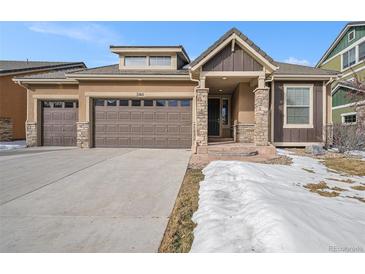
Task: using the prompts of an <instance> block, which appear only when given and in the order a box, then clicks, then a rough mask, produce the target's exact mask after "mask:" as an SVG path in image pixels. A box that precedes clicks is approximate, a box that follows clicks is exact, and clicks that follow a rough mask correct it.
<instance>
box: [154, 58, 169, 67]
mask: <svg viewBox="0 0 365 274" xmlns="http://www.w3.org/2000/svg"><path fill="white" fill-rule="evenodd" d="M150 66H171V56H150Z"/></svg>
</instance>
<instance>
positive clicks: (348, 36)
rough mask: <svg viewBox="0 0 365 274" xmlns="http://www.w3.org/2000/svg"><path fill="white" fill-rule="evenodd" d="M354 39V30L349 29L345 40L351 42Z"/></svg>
mask: <svg viewBox="0 0 365 274" xmlns="http://www.w3.org/2000/svg"><path fill="white" fill-rule="evenodd" d="M354 39H355V30H353V31H350V32H349V34H347V41H348V42H351V41H352V40H354Z"/></svg>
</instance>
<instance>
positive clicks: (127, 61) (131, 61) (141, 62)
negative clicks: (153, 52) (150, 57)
mask: <svg viewBox="0 0 365 274" xmlns="http://www.w3.org/2000/svg"><path fill="white" fill-rule="evenodd" d="M124 65H125V66H126V67H145V66H146V65H147V57H146V56H125V57H124Z"/></svg>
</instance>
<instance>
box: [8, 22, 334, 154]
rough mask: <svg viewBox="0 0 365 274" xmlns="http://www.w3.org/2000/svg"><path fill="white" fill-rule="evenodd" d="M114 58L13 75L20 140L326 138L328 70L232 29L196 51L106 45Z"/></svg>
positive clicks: (294, 142)
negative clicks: (287, 59) (279, 57)
mask: <svg viewBox="0 0 365 274" xmlns="http://www.w3.org/2000/svg"><path fill="white" fill-rule="evenodd" d="M110 49H111V51H112V52H113V53H115V54H116V55H117V56H118V57H119V62H118V64H114V65H109V66H104V67H97V68H90V69H82V70H77V71H73V70H69V69H62V70H59V71H57V72H51V73H45V74H37V75H31V76H24V77H17V78H15V79H14V81H15V82H17V83H19V84H20V85H22V86H25V87H26V88H27V90H28V91H27V102H28V103H27V121H26V128H27V144H28V145H29V146H40V145H73V146H76V145H77V146H79V147H148V148H156V147H157V148H192V150H193V151H194V152H195V151H196V152H198V153H204V152H206V151H207V145H208V143H209V142H213V141H219V140H231V141H235V142H241V143H248V144H252V145H256V146H267V145H270V144H272V145H275V146H305V145H309V144H324V143H326V140H327V135H328V134H327V130H326V129H327V127H328V125H330V124H331V123H332V120H331V82H332V81H333V80H334V79H335V78H336V77H337V72H336V71H331V70H324V69H320V68H313V67H306V66H299V65H292V64H286V63H281V62H276V61H274V60H273V59H272V58H271V57H270V56H269V55H268V54H266V53H265V52H264V51H263V50H262V49H260V48H259V47H258V46H256V45H255V44H254V43H253V42H252V41H251V40H250V39H249V38H247V37H246V36H245V35H244V34H242V33H241V32H240V31H239V30H237V29H231V30H229V31H228V32H227V33H225V34H224V35H223V36H222V37H221V38H220V39H219V40H218V41H216V42H215V43H214V44H213V45H211V46H210V47H209V48H208V49H207V50H206V51H204V52H203V53H202V54H201V55H200V56H199V57H197V58H196V59H195V60H194V61H191V60H190V59H189V57H188V54H187V53H186V51H185V50H184V48H183V46H111V47H110Z"/></svg>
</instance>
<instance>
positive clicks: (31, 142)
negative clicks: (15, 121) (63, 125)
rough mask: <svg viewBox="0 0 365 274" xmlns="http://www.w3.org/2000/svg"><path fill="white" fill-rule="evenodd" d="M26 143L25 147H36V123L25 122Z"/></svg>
mask: <svg viewBox="0 0 365 274" xmlns="http://www.w3.org/2000/svg"><path fill="white" fill-rule="evenodd" d="M25 131H26V143H27V147H35V146H37V145H38V141H37V140H38V136H37V135H38V134H37V123H36V122H26V123H25Z"/></svg>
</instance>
